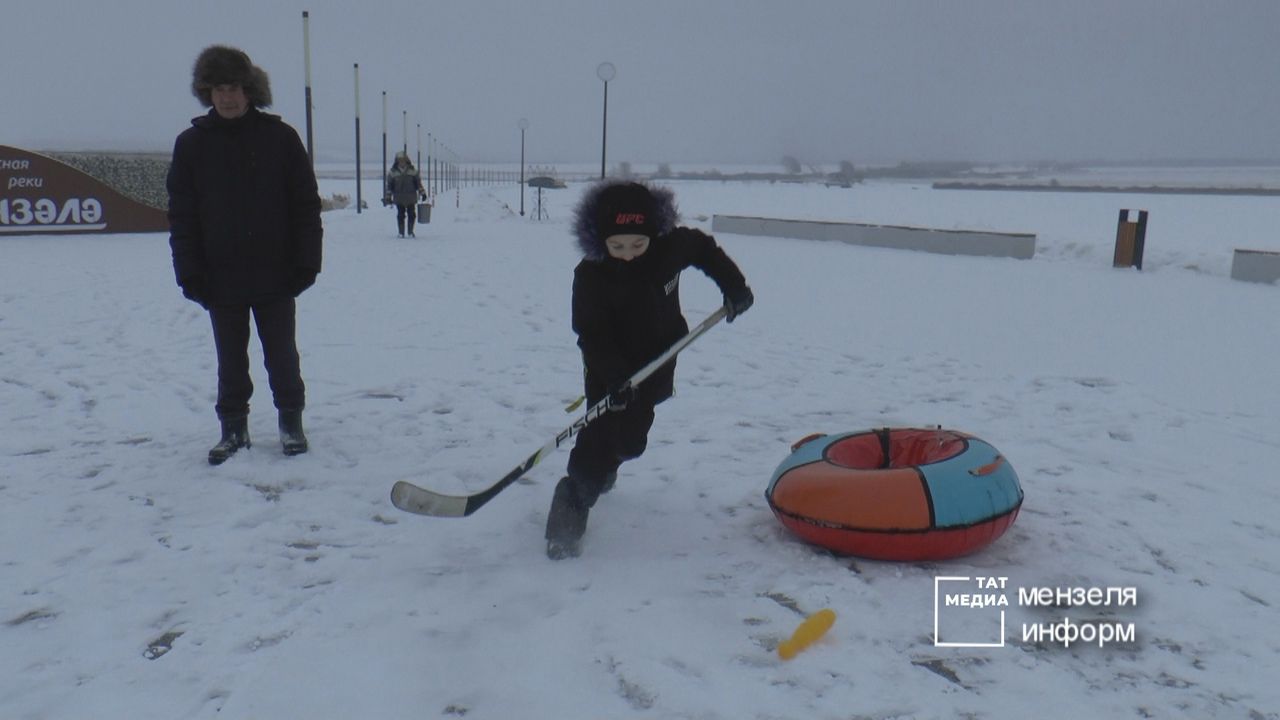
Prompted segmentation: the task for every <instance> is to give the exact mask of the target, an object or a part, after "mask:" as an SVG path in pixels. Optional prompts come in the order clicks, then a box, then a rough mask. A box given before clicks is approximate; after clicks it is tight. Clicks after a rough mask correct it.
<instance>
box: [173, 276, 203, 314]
mask: <svg viewBox="0 0 1280 720" xmlns="http://www.w3.org/2000/svg"><path fill="white" fill-rule="evenodd" d="M179 286H180V287H181V288H182V297H184V298H186V299H188V300H190V301H191V302H193V303H195V304H197V305H199V306H200V307H202V308H208V307H209V281H208V280H205V279H204V276H203V275H192V276H191V277H189V278H186V279H184V280H183V281H182V282H181V283H179Z"/></svg>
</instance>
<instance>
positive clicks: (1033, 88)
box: [0, 0, 1280, 165]
mask: <svg viewBox="0 0 1280 720" xmlns="http://www.w3.org/2000/svg"><path fill="white" fill-rule="evenodd" d="M0 6H3V12H2V13H0V17H3V18H4V23H3V24H4V29H3V31H2V33H0V34H2V40H0V98H2V100H0V144H9V145H17V146H19V147H24V148H27V149H53V150H70V149H119V150H159V151H168V150H170V149H171V147H172V142H173V138H174V137H175V136H176V134H177V133H178V132H179V131H181V130H182V129H183V128H184V127H186V126H187V124H188V122H189V120H190V118H191V117H192V116H194V115H197V114H200V113H201V112H202V109H201V108H200V107H199V105H198V104H197V102H196V100H195V99H194V98H193V97H192V96H191V94H190V90H189V86H190V73H191V65H192V62H193V60H194V59H195V56H196V54H197V53H198V52H199V51H200V50H201V49H202V48H203V47H205V46H206V45H209V44H214V43H222V44H231V45H235V46H238V47H240V48H241V49H243V50H244V51H245V52H247V53H248V54H249V56H250V57H251V58H252V59H253V61H254V63H255V64H257V65H259V66H260V67H262V68H263V69H264V70H266V71H267V73H268V74H269V75H270V77H271V81H272V90H273V92H274V95H275V106H274V108H273V111H274V112H277V113H279V114H282V115H283V116H284V117H285V119H286V120H288V121H289V122H290V123H291V124H293V125H294V126H295V127H296V128H298V130H299V133H300V134H303V136H304V139H305V107H306V105H305V100H304V97H305V96H304V90H303V88H304V86H305V82H304V56H305V54H304V52H303V29H302V27H303V26H302V11H303V10H307V11H309V12H310V18H311V19H310V38H311V64H312V71H311V76H312V81H311V85H312V93H313V102H314V133H315V135H314V137H315V144H316V149H317V155H318V156H319V157H320V158H321V159H333V160H338V159H345V158H350V157H353V156H354V144H355V121H354V114H355V88H354V82H355V71H354V67H353V66H354V64H355V63H359V65H360V114H361V125H362V137H363V141H364V142H363V147H364V150H363V153H364V154H365V157H366V159H370V158H374V159H376V158H377V157H378V156H380V153H381V137H382V117H383V115H382V93H383V91H386V93H387V98H388V101H387V107H388V113H387V116H388V133H389V137H390V141H389V142H390V144H391V145H392V146H398V145H400V144H401V143H402V142H403V137H402V135H403V132H402V128H403V126H404V118H405V117H406V113H407V117H408V126H409V137H408V143H409V148H410V151H411V152H414V151H416V149H417V147H418V141H417V137H418V126H419V125H421V127H422V131H421V132H422V138H423V140H422V143H423V148H424V154H425V152H426V147H427V144H428V143H427V138H428V134H430V135H431V136H434V137H436V138H438V139H439V140H440V141H441V142H442V143H443V144H445V145H447V146H448V147H449V148H450V149H451V150H452V151H453V152H454V153H456V154H457V155H458V156H459V158H460V159H462V160H463V161H464V162H465V161H507V160H509V161H512V162H518V160H519V148H520V131H519V129H518V126H517V123H518V121H519V119H520V118H521V117H525V118H528V120H529V129H528V131H527V135H526V148H527V160H528V161H529V162H530V163H569V162H581V163H592V162H596V163H598V162H599V157H600V141H601V137H600V135H601V120H602V118H601V114H602V109H603V108H602V106H603V100H604V84H603V83H602V82H601V81H600V80H599V79H598V78H597V76H596V67H597V66H598V65H599V64H600V63H601V62H603V61H609V62H612V63H613V64H614V65H615V66H616V68H617V76H616V77H615V78H614V80H613V81H611V82H610V83H609V88H608V90H609V127H608V156H609V157H608V159H609V163H610V165H613V164H614V163H616V162H618V161H624V160H625V161H630V162H632V163H636V164H643V163H658V162H670V163H673V164H680V163H693V162H724V163H730V162H743V163H775V162H776V161H778V160H779V159H780V158H781V157H783V156H784V155H791V156H794V157H796V158H798V159H800V160H801V161H802V162H805V163H834V162H838V161H840V160H851V161H853V162H854V163H855V164H861V163H870V162H887V161H898V160H920V159H957V160H979V161H1006V160H1012V161H1016V160H1034V159H1067V160H1076V159H1156V158H1244V159H1259V158H1277V157H1280V82H1278V81H1277V76H1276V73H1277V71H1278V70H1280V41H1278V40H1277V38H1278V37H1280V1H1278V0H1200V1H1196V0H892V1H890V0H884V1H883V2H873V1H870V0H785V1H782V0H779V1H776V2H775V1H772V0H768V1H766V0H449V1H448V2H444V1H440V0H385V1H378V0H369V1H367V2H354V1H353V2H338V1H336V0H271V1H270V2H266V1H263V0H220V1H219V2H208V1H207V0H205V1H202V2H192V1H189V0H154V1H147V0H118V1H112V2H84V1H83V0H40V1H39V2H37V1H34V0H0Z"/></svg>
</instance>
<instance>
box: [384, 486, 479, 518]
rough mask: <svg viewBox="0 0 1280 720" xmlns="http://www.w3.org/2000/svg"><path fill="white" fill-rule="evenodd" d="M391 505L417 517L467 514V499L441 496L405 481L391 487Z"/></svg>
mask: <svg viewBox="0 0 1280 720" xmlns="http://www.w3.org/2000/svg"><path fill="white" fill-rule="evenodd" d="M391 504H392V505H395V506H396V507H397V508H399V509H401V510H404V511H405V512H411V513H413V514H415V515H431V516H433V517H462V516H464V515H466V514H467V499H466V498H465V497H460V496H458V495H441V494H440V493H438V492H432V491H431V490H428V489H426V488H422V487H418V486H417V485H414V484H413V483H411V482H406V481H404V480H400V481H399V482H397V483H396V484H395V485H393V486H392V487H391Z"/></svg>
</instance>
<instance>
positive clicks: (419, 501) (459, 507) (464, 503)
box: [391, 307, 728, 517]
mask: <svg viewBox="0 0 1280 720" xmlns="http://www.w3.org/2000/svg"><path fill="white" fill-rule="evenodd" d="M727 312H728V310H727V308H724V307H721V308H719V309H718V310H716V311H715V312H713V313H711V314H710V315H708V316H707V319H705V320H703V321H702V322H701V323H699V324H698V326H697V327H695V328H694V329H692V330H690V331H689V333H688V334H687V335H685V336H684V337H683V338H680V339H679V340H677V341H676V342H675V344H673V345H672V346H671V347H670V348H668V349H667V350H666V352H664V353H662V354H661V355H659V356H658V357H656V358H654V359H653V360H652V361H651V362H650V363H649V364H648V365H645V366H644V367H642V368H640V370H639V371H638V372H636V374H635V375H632V376H631V379H630V383H631V384H632V385H639V384H640V383H641V382H644V380H645V378H647V377H649V376H650V375H652V374H653V373H654V372H656V371H657V370H658V368H660V367H662V366H663V365H665V364H667V363H668V362H670V361H671V359H672V358H674V357H675V356H676V354H677V353H679V352H680V351H681V350H683V349H684V348H685V347H687V346H688V345H689V343H691V342H693V341H694V340H696V339H697V338H698V337H699V336H700V335H702V334H703V333H705V332H706V331H708V330H710V329H711V328H712V327H713V326H714V325H715V324H716V323H718V322H720V321H721V320H723V319H724V317H725V315H726V314H727ZM608 411H609V399H608V398H605V399H603V400H601V401H600V402H598V403H596V404H595V405H592V406H591V408H590V409H589V410H587V412H586V414H585V415H583V416H582V417H581V418H578V419H577V420H576V421H574V423H573V424H572V425H570V426H569V427H567V428H565V429H564V430H561V431H560V432H559V433H558V434H557V435H556V436H555V437H554V438H552V439H551V441H550V442H548V443H547V444H546V445H543V446H542V447H540V448H538V450H537V451H536V452H534V453H533V454H532V455H530V456H529V457H527V458H525V461H524V462H522V463H520V464H519V465H517V466H516V467H515V468H513V469H512V470H511V472H508V473H507V474H506V475H505V476H504V477H503V478H502V479H501V480H499V481H498V482H496V483H494V484H493V485H491V486H490V487H488V488H485V489H484V490H481V491H480V492H478V493H474V494H472V495H444V494H442V493H438V492H435V491H432V490H428V489H426V488H423V487H419V486H417V485H414V484H413V483H411V482H408V481H405V480H400V481H398V482H397V483H396V484H395V485H394V486H392V488H391V504H392V505H395V506H396V507H397V508H399V509H400V510H404V511H405V512H410V513H413V514H415V515H429V516H431V517H466V516H468V515H470V514H471V513H473V512H475V511H476V510H479V509H480V507H481V506H483V505H484V504H485V503H487V502H489V501H490V500H492V499H493V498H494V497H495V496H497V494H498V493H500V492H502V491H503V490H505V489H507V488H508V487H509V486H511V485H512V484H513V483H515V481H516V480H519V479H520V478H521V477H522V476H523V475H524V474H525V473H527V472H529V470H530V468H532V467H533V466H534V465H537V464H538V461H540V460H542V458H543V457H545V456H547V455H549V454H550V453H551V452H552V451H554V450H556V449H557V448H559V447H560V446H561V445H563V444H565V443H566V442H568V441H569V439H570V438H573V437H575V436H577V434H578V433H579V432H581V431H582V429H583V428H584V427H586V426H587V425H589V424H591V423H592V422H593V421H595V420H596V419H597V418H599V417H600V416H601V415H603V414H604V413H606V412H608Z"/></svg>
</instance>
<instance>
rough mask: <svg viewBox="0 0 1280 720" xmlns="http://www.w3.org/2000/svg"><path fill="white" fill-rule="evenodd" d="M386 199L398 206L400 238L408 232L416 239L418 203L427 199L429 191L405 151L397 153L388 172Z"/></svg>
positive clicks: (397, 215) (397, 226)
mask: <svg viewBox="0 0 1280 720" xmlns="http://www.w3.org/2000/svg"><path fill="white" fill-rule="evenodd" d="M385 198H386V199H387V200H388V201H390V202H394V203H395V204H396V228H397V230H398V232H399V236H398V237H404V234H405V231H406V230H408V232H409V237H414V234H413V224H414V223H415V222H416V221H417V219H418V214H417V212H416V210H417V203H418V200H419V199H422V200H426V199H427V191H426V190H425V189H423V187H422V177H421V176H419V175H418V169H417V168H416V167H414V166H413V163H412V162H410V160H409V153H407V152H405V151H403V150H401V151H400V152H397V153H396V161H395V163H393V164H392V165H391V170H389V171H388V172H387V192H386V196H385Z"/></svg>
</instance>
